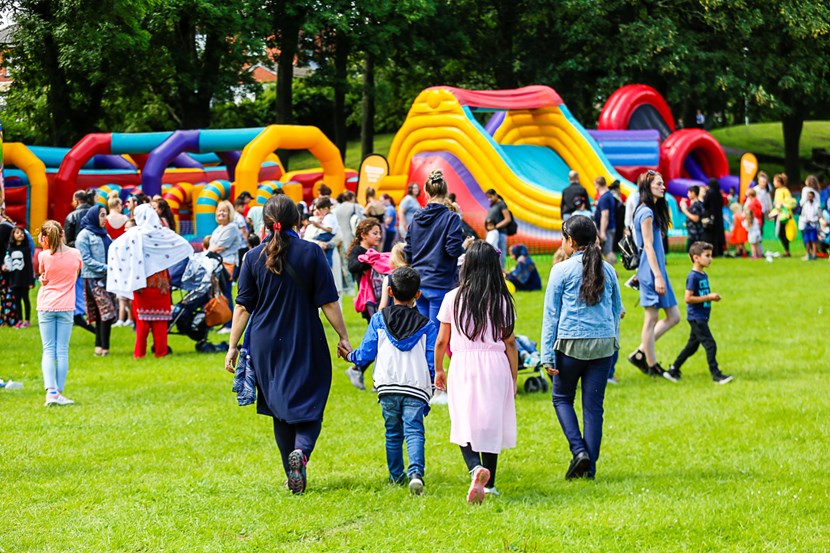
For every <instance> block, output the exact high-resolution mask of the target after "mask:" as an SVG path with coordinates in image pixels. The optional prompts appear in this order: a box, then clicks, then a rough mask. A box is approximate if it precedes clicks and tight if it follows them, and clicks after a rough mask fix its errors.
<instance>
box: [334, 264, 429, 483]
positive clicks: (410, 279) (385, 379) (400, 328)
mask: <svg viewBox="0 0 830 553" xmlns="http://www.w3.org/2000/svg"><path fill="white" fill-rule="evenodd" d="M420 288H421V277H420V276H419V275H418V272H417V271H415V270H414V269H412V268H411V267H400V268H398V269H396V270H395V271H394V272H393V273H392V275H391V276H390V277H389V295H390V296H391V297H392V299H393V301H394V305H390V306H389V307H387V308H385V309H383V310H381V311H380V312H378V313H375V314H374V315H373V316H372V319H371V321H370V322H369V328H368V329H366V334H365V335H364V336H363V341H362V342H361V344H360V347H359V348H357V349H356V350H354V351H352V352H351V353H349V354H348V355H347V356H346V359H347V361H349V362H350V363H353V364H354V365H357V366H359V367H362V366H367V365H368V364H369V363H371V362H372V361H374V362H375V370H374V381H375V388H377V391H378V402H379V403H380V405H381V408H382V412H383V420H384V422H385V425H386V464H387V467H388V468H389V481H390V482H392V483H404V482H405V481H406V478H407V477H408V479H409V491H410V492H411V493H412V494H414V495H420V494H422V493H423V491H424V441H425V439H424V417H425V416H426V415H427V413H428V412H429V398H430V397H431V396H432V380H433V377H434V374H435V372H434V369H433V361H434V353H433V350H434V347H435V340H436V337H437V334H438V330H437V328H436V326H435V324H433V323H432V322H430V320H429V319H428V318H427V317H424V316H423V315H421V314H420V313H419V312H418V310H417V309H415V308H414V306H415V301H416V300H417V299H418V297H420V295H421V290H420ZM404 441H406V451H407V455H408V457H409V467H408V469H407V471H406V472H404V466H403V454H402V447H403V443H404Z"/></svg>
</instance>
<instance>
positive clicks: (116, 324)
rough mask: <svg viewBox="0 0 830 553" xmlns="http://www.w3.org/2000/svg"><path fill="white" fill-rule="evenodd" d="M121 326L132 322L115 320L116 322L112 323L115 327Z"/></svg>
mask: <svg viewBox="0 0 830 553" xmlns="http://www.w3.org/2000/svg"><path fill="white" fill-rule="evenodd" d="M121 326H130V323H128V322H127V321H115V322H114V323H112V327H113V328H115V327H121Z"/></svg>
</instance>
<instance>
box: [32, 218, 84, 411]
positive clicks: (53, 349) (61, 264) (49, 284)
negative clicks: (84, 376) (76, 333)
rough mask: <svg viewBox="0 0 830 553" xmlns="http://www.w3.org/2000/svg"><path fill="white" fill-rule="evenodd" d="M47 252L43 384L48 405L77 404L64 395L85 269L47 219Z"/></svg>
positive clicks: (40, 297) (43, 256)
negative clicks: (79, 287)
mask: <svg viewBox="0 0 830 553" xmlns="http://www.w3.org/2000/svg"><path fill="white" fill-rule="evenodd" d="M38 241H39V242H40V245H41V247H42V248H43V251H42V252H41V253H40V256H39V257H38V263H37V265H38V272H39V273H40V282H41V284H42V286H41V287H40V291H38V294H37V313H38V325H39V326H40V341H41V342H42V343H43V357H42V358H41V362H40V364H41V369H42V370H43V383H44V386H45V387H46V406H47V407H48V406H50V405H71V404H72V403H75V402H74V401H72V400H71V399H69V398H67V397H66V396H64V395H63V388H64V385H65V384H66V374H67V373H68V372H69V337H70V336H72V314H73V312H74V310H75V280H76V279H77V278H78V273H80V271H81V265H82V263H83V262H82V261H81V254H80V253H78V250H76V249H74V248H70V247H69V246H67V245H66V244H64V243H63V229H62V228H61V226H60V223H58V222H57V221H46V222H45V223H43V226H42V227H41V229H40V235H39V236H38Z"/></svg>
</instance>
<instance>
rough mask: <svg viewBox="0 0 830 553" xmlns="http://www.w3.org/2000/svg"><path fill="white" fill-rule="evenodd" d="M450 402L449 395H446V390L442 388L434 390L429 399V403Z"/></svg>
mask: <svg viewBox="0 0 830 553" xmlns="http://www.w3.org/2000/svg"><path fill="white" fill-rule="evenodd" d="M449 402H450V396H448V395H447V392H444V391H442V390H435V394H433V396H432V399H430V400H429V404H430V405H447V404H449Z"/></svg>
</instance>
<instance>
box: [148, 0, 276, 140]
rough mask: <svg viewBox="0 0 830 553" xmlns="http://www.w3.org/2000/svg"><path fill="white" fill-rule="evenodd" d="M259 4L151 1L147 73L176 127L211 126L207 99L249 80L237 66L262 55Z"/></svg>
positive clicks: (220, 96) (212, 99)
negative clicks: (152, 4)
mask: <svg viewBox="0 0 830 553" xmlns="http://www.w3.org/2000/svg"><path fill="white" fill-rule="evenodd" d="M260 9H261V8H260V7H259V6H258V5H257V4H255V3H253V2H250V1H248V0H241V1H240V0H237V1H235V2H226V1H224V0H163V1H157V2H156V4H155V5H154V9H153V10H152V12H151V13H149V14H148V16H147V17H146V19H145V24H146V28H148V29H149V31H150V32H151V33H152V39H151V42H150V47H151V53H153V54H154V55H153V56H152V58H151V73H150V74H149V75H147V76H146V78H147V80H148V82H149V84H150V86H151V87H152V90H154V91H155V92H156V93H157V94H158V95H159V96H160V97H161V98H162V100H163V102H164V104H165V105H166V106H167V108H168V110H169V113H170V116H171V118H172V119H173V121H174V123H175V126H176V127H179V128H188V129H193V128H204V127H208V126H210V124H211V105H212V103H214V102H217V101H223V100H225V101H226V100H228V99H230V98H231V96H232V93H233V91H234V89H235V88H236V87H237V86H239V85H240V84H248V85H251V84H252V82H251V80H250V77H249V75H248V74H247V73H244V72H243V71H242V69H243V67H245V66H246V65H248V64H251V63H254V62H255V61H257V59H258V58H259V57H260V56H262V55H264V51H263V40H262V36H263V34H264V32H265V30H266V27H267V25H265V24H264V23H263V22H262V19H263V18H262V15H263V13H262V12H261V11H260Z"/></svg>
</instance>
